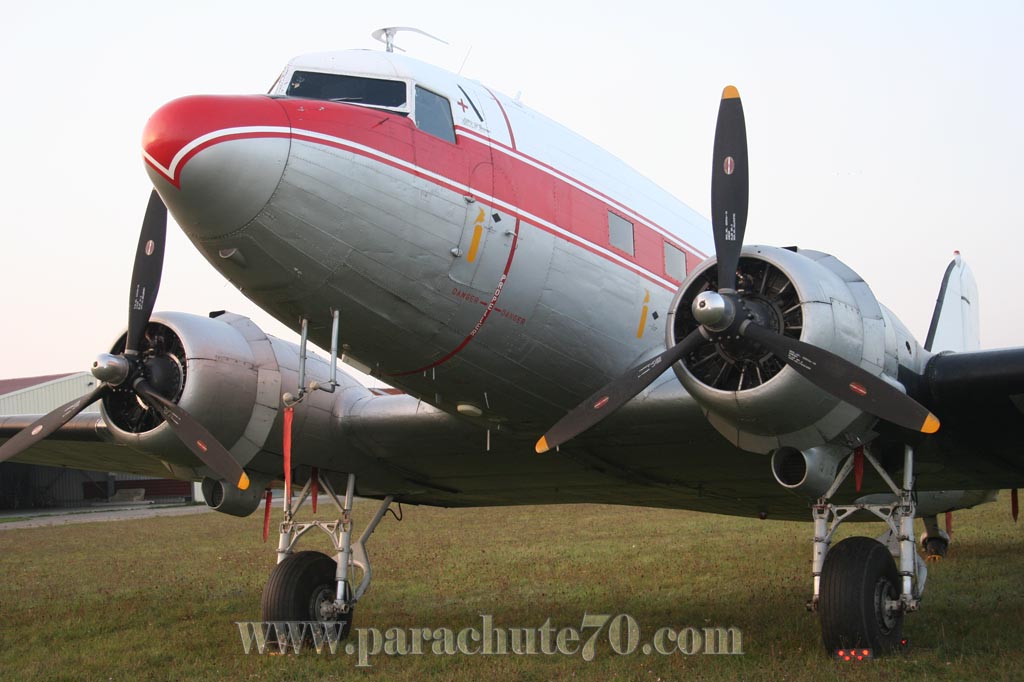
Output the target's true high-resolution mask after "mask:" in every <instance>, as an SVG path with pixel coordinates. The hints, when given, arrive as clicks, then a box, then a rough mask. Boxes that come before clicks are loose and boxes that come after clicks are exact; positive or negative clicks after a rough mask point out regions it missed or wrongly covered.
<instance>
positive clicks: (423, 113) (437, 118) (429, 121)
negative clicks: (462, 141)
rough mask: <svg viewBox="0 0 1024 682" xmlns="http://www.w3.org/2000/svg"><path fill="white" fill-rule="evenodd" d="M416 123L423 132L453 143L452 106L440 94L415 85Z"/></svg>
mask: <svg viewBox="0 0 1024 682" xmlns="http://www.w3.org/2000/svg"><path fill="white" fill-rule="evenodd" d="M416 125H417V126H418V127H419V129H420V130H422V131H423V132H425V133H430V134H431V135H433V136H435V137H440V138H441V139H442V140H446V141H448V142H451V143H452V144H455V123H454V122H453V121H452V106H451V104H449V103H448V100H447V99H446V98H444V97H442V96H441V95H438V94H436V93H433V92H431V91H430V90H424V89H423V88H421V87H420V86H418V85H417V86H416Z"/></svg>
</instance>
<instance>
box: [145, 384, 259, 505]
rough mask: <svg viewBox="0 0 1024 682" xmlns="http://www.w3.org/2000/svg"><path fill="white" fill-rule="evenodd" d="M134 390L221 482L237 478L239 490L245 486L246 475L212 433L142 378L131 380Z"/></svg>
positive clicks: (247, 479) (247, 481)
mask: <svg viewBox="0 0 1024 682" xmlns="http://www.w3.org/2000/svg"><path fill="white" fill-rule="evenodd" d="M135 391H136V392H137V393H138V394H139V395H140V396H141V397H142V399H143V400H145V401H146V403H147V404H148V405H149V406H150V407H153V408H154V409H156V410H157V411H158V412H159V413H160V414H161V415H163V418H164V420H166V421H167V425H168V426H170V427H171V429H172V430H173V431H174V433H175V434H176V435H177V436H178V438H180V439H181V442H182V443H184V444H185V445H187V446H188V447H189V449H190V450H192V452H194V453H195V455H196V457H198V458H199V459H200V460H202V462H203V464H205V465H206V466H208V467H210V468H211V469H213V470H214V471H215V472H216V473H217V475H218V476H220V477H221V478H223V479H224V480H225V481H237V483H236V484H235V485H237V486H238V488H239V490H245V489H246V488H248V487H249V477H248V476H246V474H245V471H244V470H243V469H242V467H241V466H240V465H239V464H238V462H237V460H235V458H234V457H232V456H231V453H230V452H228V451H227V449H226V448H225V447H224V446H223V445H221V444H220V443H219V442H218V441H217V439H216V438H214V437H213V434H211V433H210V432H209V431H207V430H206V429H205V428H204V427H203V425H202V424H200V423H199V422H197V421H196V420H195V419H193V418H192V415H190V414H189V413H188V412H186V411H185V410H183V409H181V408H180V407H178V406H177V405H175V404H174V403H172V402H171V401H170V400H168V399H167V398H165V397H163V396H162V395H160V394H159V393H157V392H156V391H155V390H154V389H153V387H152V386H150V385H149V384H148V383H146V380H145V379H139V380H138V381H137V382H136V383H135Z"/></svg>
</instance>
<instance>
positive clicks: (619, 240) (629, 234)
mask: <svg viewBox="0 0 1024 682" xmlns="http://www.w3.org/2000/svg"><path fill="white" fill-rule="evenodd" d="M608 241H609V242H611V245H612V246H614V247H616V248H618V249H622V250H623V251H625V252H626V253H628V254H629V255H630V256H632V255H633V223H631V222H629V221H628V220H626V219H625V218H622V217H620V216H617V215H615V214H614V213H612V212H611V211H608Z"/></svg>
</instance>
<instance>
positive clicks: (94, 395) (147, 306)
mask: <svg viewBox="0 0 1024 682" xmlns="http://www.w3.org/2000/svg"><path fill="white" fill-rule="evenodd" d="M166 242H167V207H166V206H164V203H163V201H162V200H161V199H160V195H158V194H157V193H156V190H154V191H153V192H152V194H150V197H149V205H148V206H147V208H146V216H145V218H144V219H143V221H142V230H141V232H140V234H139V245H138V249H137V251H136V253H135V266H134V268H133V270H132V282H131V289H130V291H129V297H128V333H127V335H126V337H125V350H124V352H123V353H122V354H121V355H112V354H109V353H104V354H103V355H101V356H100V357H99V358H98V359H97V360H96V362H94V363H93V367H92V374H93V376H94V377H96V379H97V380H99V382H100V383H99V385H98V386H97V387H96V388H95V389H93V390H92V391H91V392H90V393H88V394H86V395H84V396H82V397H81V398H77V399H75V400H72V401H71V402H69V403H67V404H66V405H62V406H60V407H58V408H57V409H56V410H53V411H52V412H50V413H49V414H46V415H44V416H43V417H41V418H39V419H38V420H36V421H35V422H33V423H32V424H30V425H29V426H27V427H26V428H24V429H22V430H21V431H19V432H18V433H16V434H15V435H14V436H13V437H12V438H11V439H10V440H9V441H7V442H6V443H4V444H3V445H2V446H0V462H3V461H4V460H7V459H10V458H11V457H14V456H15V455H17V454H18V453H20V452H23V451H24V450H26V449H28V448H30V447H32V446H33V445H35V444H36V443H38V442H39V441H41V440H42V439H44V438H46V437H47V436H49V435H50V434H52V433H53V432H55V431H56V430H57V429H59V428H60V427H62V426H63V425H64V424H66V423H67V422H69V421H70V420H71V419H72V418H74V416H75V415H77V414H78V413H79V412H81V411H82V410H84V409H85V408H86V407H88V406H89V405H91V404H92V403H94V402H96V401H97V400H99V399H101V398H103V397H104V396H106V395H108V394H109V393H111V392H112V391H113V390H114V389H115V388H117V387H121V386H126V387H130V388H131V390H133V391H134V392H135V394H136V395H137V396H138V398H139V399H140V400H142V401H143V402H144V403H146V405H148V406H149V407H150V408H152V409H154V410H156V411H157V412H158V413H159V414H160V415H161V416H162V417H163V418H164V419H165V420H166V422H167V424H168V426H169V427H170V428H171V430H172V431H174V433H175V435H177V436H178V438H179V439H181V441H182V442H183V443H184V444H185V445H186V446H187V447H188V448H189V449H190V450H191V451H192V452H193V453H194V454H195V455H196V457H198V458H199V460H200V461H202V462H203V464H205V465H206V466H208V467H209V468H210V469H212V470H213V471H214V472H215V473H216V474H217V475H218V476H220V477H222V478H224V479H225V480H227V481H235V482H236V483H235V485H237V486H238V488H239V489H241V490H245V489H246V488H248V487H249V477H248V476H247V475H246V473H245V471H244V470H243V469H242V467H241V466H240V465H239V464H238V462H237V461H236V460H235V458H234V457H232V456H231V453H230V452H228V450H227V448H225V447H224V446H223V445H221V444H220V443H219V442H218V441H217V439H216V438H214V437H213V435H212V434H211V433H210V432H209V431H207V430H206V428H204V427H203V425H202V424H200V423H199V422H198V421H196V420H195V418H194V417H192V416H191V415H190V414H189V413H188V412H186V411H185V410H183V409H182V408H181V407H179V406H178V405H176V404H174V403H173V402H171V401H170V400H168V399H167V398H166V397H164V396H163V395H161V394H160V392H159V391H158V390H156V389H155V388H154V387H153V386H151V385H150V383H149V381H148V380H147V374H148V373H147V362H149V359H148V358H145V352H144V350H145V349H143V348H142V345H143V341H144V340H145V333H146V326H147V325H148V324H149V318H150V316H151V315H152V314H153V305H154V303H155V302H156V294H157V291H158V290H159V288H160V277H161V273H162V271H163V262H164V246H165V244H166Z"/></svg>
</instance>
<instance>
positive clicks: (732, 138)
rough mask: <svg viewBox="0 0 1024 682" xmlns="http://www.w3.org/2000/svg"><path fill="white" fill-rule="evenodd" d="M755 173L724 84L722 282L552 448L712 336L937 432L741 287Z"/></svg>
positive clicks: (599, 395) (542, 448) (719, 219)
mask: <svg viewBox="0 0 1024 682" xmlns="http://www.w3.org/2000/svg"><path fill="white" fill-rule="evenodd" d="M748 200H749V175H748V164H747V132H746V124H745V121H744V118H743V104H742V102H741V101H740V95H739V92H738V91H737V90H736V88H735V87H733V86H731V85H730V86H728V87H726V88H725V90H724V91H723V92H722V101H721V104H720V105H719V109H718V123H717V126H716V128H715V145H714V161H713V166H712V176H711V226H712V231H713V233H714V239H715V256H716V258H717V259H718V290H717V291H710V290H709V291H704V292H702V293H700V294H699V295H698V296H697V297H696V298H695V299H694V301H693V305H692V311H693V317H694V319H695V320H696V321H697V322H698V324H699V326H698V327H697V329H695V330H693V331H692V332H690V333H689V334H688V335H687V336H685V337H684V338H683V339H682V340H681V341H680V342H679V343H677V344H676V345H674V346H672V347H671V348H669V349H668V350H666V351H664V352H662V353H661V354H660V355H657V356H656V357H654V358H653V359H651V360H648V361H647V362H644V363H643V364H641V365H638V366H636V367H634V368H633V369H631V370H629V371H628V372H626V373H625V374H623V375H622V376H620V377H619V378H617V379H615V380H613V381H612V382H611V383H609V384H608V385H606V386H604V387H603V388H601V389H600V390H599V391H597V392H596V393H594V394H593V395H592V396H590V397H589V398H587V399H586V400H585V401H583V402H582V403H580V405H578V406H577V407H575V408H574V409H573V410H572V411H571V412H569V414H567V415H566V416H565V417H563V418H562V419H561V420H560V421H559V422H558V423H556V424H555V425H554V426H553V427H551V429H550V430H548V432H547V433H545V434H544V436H542V437H541V439H540V440H539V441H537V446H536V450H537V452H539V453H540V452H547V451H548V450H550V449H551V448H554V447H557V446H559V445H561V444H562V443H564V442H566V441H568V440H569V439H571V438H574V437H575V436H577V435H579V434H581V433H583V432H584V431H586V430H587V429H589V428H590V427H592V426H594V425H595V424H597V423H598V422H600V421H601V420H602V419H604V418H605V417H607V416H608V415H610V414H611V413H613V412H614V411H615V410H617V409H618V408H620V407H622V406H623V405H625V404H626V403H627V402H629V401H630V400H632V399H633V398H634V397H635V396H636V395H638V394H639V393H640V392H641V391H643V390H644V389H645V388H647V387H648V386H649V385H651V383H653V382H654V380H655V379H657V378H658V377H659V376H660V375H661V374H662V373H663V372H664V371H665V370H667V369H668V368H669V367H671V366H672V364H673V363H675V362H678V361H679V360H681V359H682V358H683V357H685V356H686V355H687V354H688V353H691V352H693V351H694V350H696V348H697V347H698V346H699V345H700V344H701V343H702V342H703V341H705V340H710V341H712V342H718V341H719V340H721V339H724V338H726V337H733V338H741V339H742V341H743V342H746V343H748V344H751V345H756V346H758V347H760V348H762V349H764V350H767V351H768V352H770V353H772V354H773V355H775V357H777V358H778V359H779V360H781V361H782V362H784V363H786V364H787V365H789V366H790V367H792V368H793V369H794V370H795V371H797V372H798V373H800V375H801V376H803V377H804V378H806V379H807V380H808V381H810V382H812V383H813V384H814V385H816V386H817V387H818V388H820V389H822V390H823V391H825V392H827V393H829V394H831V395H833V396H835V397H836V398H839V399H840V400H844V401H846V402H848V403H850V404H851V405H853V406H854V407H856V408H858V409H860V410H862V411H864V412H867V413H868V414H872V415H874V416H876V417H878V418H880V419H884V420H885V421H888V422H891V423H893V424H896V425H898V426H902V427H904V428H908V429H911V430H914V431H921V432H923V433H935V432H936V431H937V430H938V429H939V420H938V419H936V418H935V416H934V415H933V414H931V413H930V412H929V411H928V410H927V409H926V408H925V407H923V406H922V405H921V404H919V403H918V402H917V401H915V400H914V399H913V398H911V397H909V396H908V395H906V394H905V393H903V392H902V391H900V390H899V389H897V388H896V387H895V386H893V385H892V384H890V383H888V382H886V381H885V380H883V379H880V378H879V377H877V376H875V375H873V374H871V373H870V372H868V371H867V370H864V369H862V368H861V367H858V366H857V365H855V364H853V363H851V362H849V361H847V360H844V359H843V358H841V357H839V356H838V355H836V354H834V353H831V352H829V351H827V350H824V349H823V348H818V347H816V346H812V345H811V344H808V343H804V342H802V341H799V340H797V339H792V338H789V337H787V336H784V335H782V334H780V333H778V332H777V331H775V329H773V328H770V327H769V326H766V324H765V319H766V318H765V316H764V315H760V314H758V312H759V311H758V308H759V303H758V301H756V300H754V299H752V298H750V297H748V296H747V295H746V294H744V292H742V291H737V274H736V270H737V268H738V266H739V259H740V252H741V250H742V249H743V237H744V233H745V231H746V224H747V204H748Z"/></svg>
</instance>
